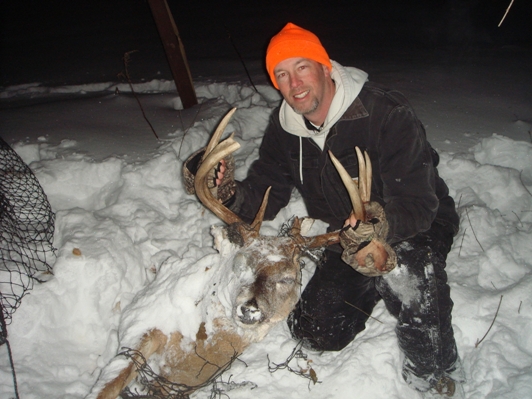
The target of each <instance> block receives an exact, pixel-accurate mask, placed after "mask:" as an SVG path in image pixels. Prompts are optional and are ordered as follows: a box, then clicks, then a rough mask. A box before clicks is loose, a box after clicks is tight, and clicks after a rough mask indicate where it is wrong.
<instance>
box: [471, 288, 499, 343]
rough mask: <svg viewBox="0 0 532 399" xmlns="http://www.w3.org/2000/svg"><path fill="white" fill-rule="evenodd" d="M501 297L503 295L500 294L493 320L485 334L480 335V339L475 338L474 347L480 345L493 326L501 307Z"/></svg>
mask: <svg viewBox="0 0 532 399" xmlns="http://www.w3.org/2000/svg"><path fill="white" fill-rule="evenodd" d="M502 297H503V295H501V299H500V300H499V306H497V311H496V312H495V316H494V317H493V321H492V322H491V325H490V328H488V331H486V334H484V336H483V337H482V339H480V340H478V339H477V342H476V343H475V348H478V346H479V345H480V343H481V342H482V341H484V338H486V336H487V335H488V333H489V332H490V330H491V327H493V324H495V319H496V318H497V315H498V314H499V309H500V308H501V303H502Z"/></svg>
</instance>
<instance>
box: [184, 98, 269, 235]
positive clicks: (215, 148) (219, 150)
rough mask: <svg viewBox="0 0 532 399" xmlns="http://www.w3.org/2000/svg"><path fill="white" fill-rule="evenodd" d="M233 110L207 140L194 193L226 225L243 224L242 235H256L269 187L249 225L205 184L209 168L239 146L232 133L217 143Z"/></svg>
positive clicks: (195, 181) (195, 180)
mask: <svg viewBox="0 0 532 399" xmlns="http://www.w3.org/2000/svg"><path fill="white" fill-rule="evenodd" d="M235 111H236V108H233V109H231V111H229V112H228V113H227V115H226V116H225V117H224V118H223V119H222V121H221V122H220V124H219V125H218V127H217V128H216V131H215V132H214V134H213V135H212V138H211V140H210V141H209V144H207V147H206V149H205V154H204V155H203V160H202V163H201V166H200V167H199V169H198V172H197V173H196V178H195V179H194V189H195V190H196V194H197V195H198V198H199V200H200V201H201V203H202V204H203V205H204V206H205V207H206V208H207V209H210V210H211V211H212V212H213V213H214V214H215V215H216V216H218V217H219V218H220V219H221V220H222V221H223V222H225V223H227V224H228V225H231V224H233V223H238V224H240V225H242V226H244V227H243V228H242V229H240V230H241V233H242V234H243V235H245V236H256V235H258V233H259V230H260V227H261V225H262V221H263V219H264V213H265V211H266V206H267V205H268V195H269V193H270V189H269V188H268V190H267V191H266V193H265V194H264V199H263V200H262V204H261V206H260V208H259V211H258V212H257V215H256V216H255V220H254V221H253V223H252V224H251V225H248V224H246V223H244V222H243V221H242V219H240V217H238V215H236V214H235V213H234V212H232V211H231V210H229V209H228V208H227V207H225V206H224V205H223V204H222V203H220V201H218V200H217V199H216V198H214V196H213V195H212V193H211V190H210V189H209V187H208V184H207V183H208V182H207V179H208V178H209V174H210V172H211V170H212V169H213V168H215V167H216V166H217V165H218V163H219V162H220V161H221V160H222V159H224V158H225V157H227V156H228V155H230V154H232V153H233V152H235V151H236V150H238V149H239V148H240V144H238V143H237V142H236V141H235V140H234V133H232V134H231V135H230V136H229V137H228V138H227V139H225V140H224V141H222V142H220V143H219V141H220V137H221V136H222V134H223V132H224V130H225V128H226V127H227V125H228V124H229V120H230V119H231V117H232V116H233V114H234V113H235Z"/></svg>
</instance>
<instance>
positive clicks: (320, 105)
mask: <svg viewBox="0 0 532 399" xmlns="http://www.w3.org/2000/svg"><path fill="white" fill-rule="evenodd" d="M274 75H275V79H276V80H277V85H278V86H279V90H280V91H281V94H282V95H283V97H284V99H285V100H286V102H287V103H288V105H290V106H291V107H292V108H293V109H294V111H296V112H297V113H298V114H301V115H304V116H306V117H307V119H309V120H310V121H311V122H314V121H313V119H316V118H313V116H316V115H321V114H323V118H325V115H326V114H327V111H328V110H329V106H330V102H331V101H332V97H333V95H334V90H333V92H332V93H331V87H334V85H332V81H331V79H330V72H329V69H328V68H327V67H326V66H325V65H322V64H320V63H318V62H316V61H314V60H310V59H308V58H299V57H295V58H288V59H286V60H284V61H281V62H280V63H279V64H277V66H276V67H275V69H274ZM318 119H320V118H318ZM322 122H323V121H322ZM320 123H321V122H320Z"/></svg>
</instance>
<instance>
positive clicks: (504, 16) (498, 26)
mask: <svg viewBox="0 0 532 399" xmlns="http://www.w3.org/2000/svg"><path fill="white" fill-rule="evenodd" d="M512 4H514V0H512V1H510V5H509V6H508V8H507V9H506V12H505V13H504V15H503V17H502V19H501V22H499V25H497V28H500V27H501V25H502V21H504V18H506V15H508V11H510V8H511V7H512Z"/></svg>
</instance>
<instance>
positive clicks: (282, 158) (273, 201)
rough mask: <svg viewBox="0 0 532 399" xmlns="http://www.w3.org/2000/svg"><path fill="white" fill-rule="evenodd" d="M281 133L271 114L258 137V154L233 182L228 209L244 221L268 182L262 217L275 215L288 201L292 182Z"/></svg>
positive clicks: (252, 214) (257, 204) (254, 209)
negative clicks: (230, 202)
mask: <svg viewBox="0 0 532 399" xmlns="http://www.w3.org/2000/svg"><path fill="white" fill-rule="evenodd" d="M285 134H286V133H285V132H284V131H283V130H282V128H281V127H280V125H279V122H278V119H277V118H274V117H273V116H272V118H270V123H269V125H268V128H267V129H266V132H265V133H264V137H263V139H262V144H261V146H260V149H259V158H258V159H257V160H256V161H255V162H253V164H252V165H251V167H250V169H249V171H248V175H247V177H246V179H245V180H244V181H242V182H239V181H237V182H236V193H235V200H234V201H233V204H232V205H231V206H230V209H231V210H232V211H233V212H235V213H236V214H237V215H238V216H240V217H241V218H242V219H243V220H244V221H245V222H248V223H250V222H251V221H253V219H254V218H255V215H256V213H257V211H258V209H259V207H260V204H261V202H262V199H263V197H264V194H265V192H266V190H267V189H268V187H270V186H271V191H270V196H269V199H268V207H267V208H266V214H265V216H264V219H265V220H272V219H273V218H275V216H276V215H277V213H278V212H279V210H281V209H282V208H284V207H285V206H286V205H287V204H288V202H289V201H290V196H291V194H292V190H293V188H294V184H293V180H292V176H291V174H290V165H289V163H288V158H287V155H286V154H285V151H284V149H285V148H286V145H283V135H285Z"/></svg>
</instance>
